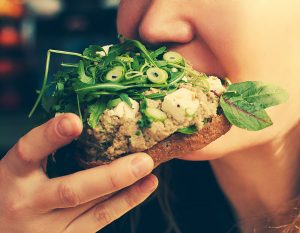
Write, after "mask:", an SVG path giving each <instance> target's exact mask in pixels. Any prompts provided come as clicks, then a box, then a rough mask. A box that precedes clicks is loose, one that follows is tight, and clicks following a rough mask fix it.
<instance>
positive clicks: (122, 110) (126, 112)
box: [108, 99, 139, 119]
mask: <svg viewBox="0 0 300 233" xmlns="http://www.w3.org/2000/svg"><path fill="white" fill-rule="evenodd" d="M130 102H131V104H132V108H131V107H130V106H129V105H128V104H127V103H125V102H123V101H122V102H120V103H119V104H118V105H117V106H116V107H115V108H113V109H112V110H109V112H108V113H109V115H110V116H118V117H120V118H129V119H135V118H136V114H137V113H138V111H139V103H138V102H136V101H135V100H133V99H130Z"/></svg>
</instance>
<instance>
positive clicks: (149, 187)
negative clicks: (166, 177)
mask: <svg viewBox="0 0 300 233" xmlns="http://www.w3.org/2000/svg"><path fill="white" fill-rule="evenodd" d="M156 187H157V181H156V178H154V177H153V176H150V177H147V178H145V179H144V180H143V181H141V184H140V189H141V191H142V192H145V193H152V192H153V191H154V190H155V189H156Z"/></svg>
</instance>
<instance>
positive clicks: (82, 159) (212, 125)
mask: <svg viewBox="0 0 300 233" xmlns="http://www.w3.org/2000/svg"><path fill="white" fill-rule="evenodd" d="M230 127H231V125H230V123H229V122H228V121H227V119H226V118H225V117H224V116H223V115H218V116H216V117H213V118H212V121H211V122H209V123H207V124H206V125H205V126H204V127H203V128H202V129H201V130H200V131H199V132H197V133H194V134H192V135H185V134H182V133H175V134H173V135H171V136H169V137H168V138H166V139H165V140H163V141H161V142H159V143H158V144H156V145H154V146H153V147H151V148H150V149H148V150H146V151H144V152H145V153H147V154H149V155H150V156H151V157H152V158H153V160H154V164H155V167H157V166H158V165H159V164H161V163H164V162H167V161H169V160H171V159H174V158H178V157H181V156H182V155H184V154H186V153H189V152H192V151H196V150H201V149H202V148H203V147H205V146H207V145H208V144H210V143H211V142H213V141H215V140H216V139H217V138H219V137H221V136H222V135H224V134H225V133H227V132H228V131H229V129H230ZM76 159H77V162H78V164H79V165H80V166H81V167H83V168H92V167H96V166H100V165H103V164H108V163H110V162H112V161H105V162H104V161H89V157H88V156H86V155H85V156H82V155H81V154H80V153H78V154H77V155H76Z"/></svg>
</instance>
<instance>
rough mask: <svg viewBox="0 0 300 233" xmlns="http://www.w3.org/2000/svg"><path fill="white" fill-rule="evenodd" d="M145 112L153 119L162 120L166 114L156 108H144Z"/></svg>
mask: <svg viewBox="0 0 300 233" xmlns="http://www.w3.org/2000/svg"><path fill="white" fill-rule="evenodd" d="M145 114H146V116H147V117H148V118H150V119H152V120H153V121H164V120H166V119H167V114H165V113H164V112H163V111H161V110H159V109H157V108H146V110H145Z"/></svg>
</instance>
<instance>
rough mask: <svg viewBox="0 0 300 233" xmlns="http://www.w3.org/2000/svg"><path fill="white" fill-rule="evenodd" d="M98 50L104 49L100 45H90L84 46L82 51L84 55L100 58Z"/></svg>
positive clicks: (102, 50)
mask: <svg viewBox="0 0 300 233" xmlns="http://www.w3.org/2000/svg"><path fill="white" fill-rule="evenodd" d="M99 52H104V53H105V51H104V49H103V48H102V47H101V46H100V45H90V46H89V47H88V48H86V49H85V50H84V51H83V55H84V56H86V57H90V58H94V59H97V60H98V59H100V56H99V54H97V53H99Z"/></svg>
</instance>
